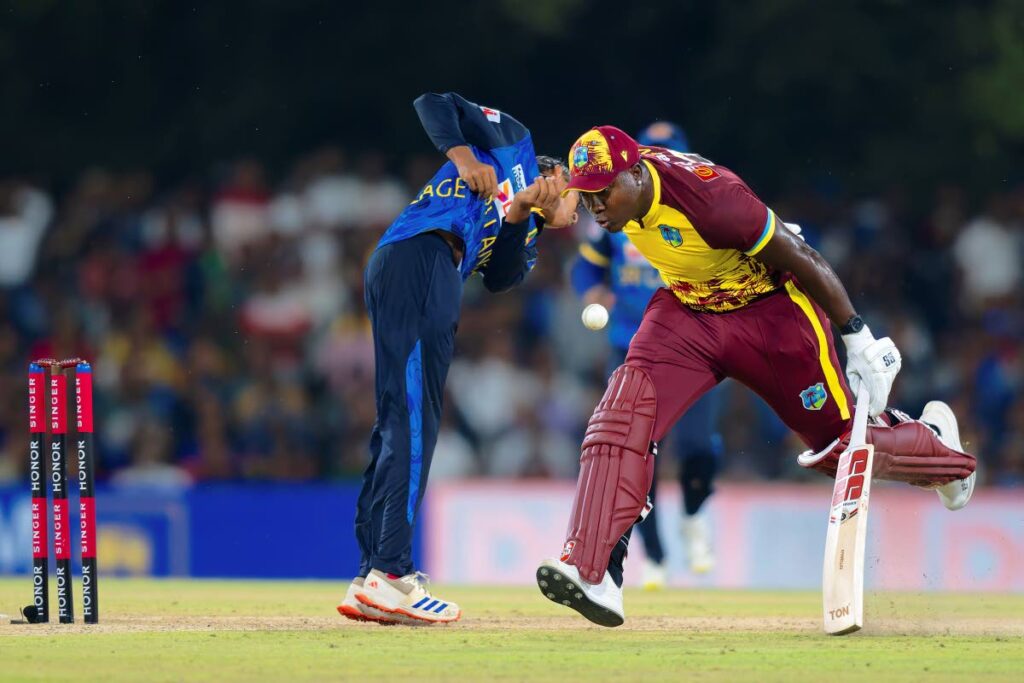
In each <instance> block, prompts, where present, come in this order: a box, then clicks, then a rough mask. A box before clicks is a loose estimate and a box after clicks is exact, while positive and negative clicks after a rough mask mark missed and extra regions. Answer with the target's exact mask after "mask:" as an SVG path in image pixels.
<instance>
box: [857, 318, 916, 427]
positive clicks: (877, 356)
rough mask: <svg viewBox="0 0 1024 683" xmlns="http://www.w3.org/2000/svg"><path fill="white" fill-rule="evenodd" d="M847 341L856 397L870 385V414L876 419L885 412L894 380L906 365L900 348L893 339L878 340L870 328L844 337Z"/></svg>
mask: <svg viewBox="0 0 1024 683" xmlns="http://www.w3.org/2000/svg"><path fill="white" fill-rule="evenodd" d="M843 342H844V343H845V344H846V378H847V379H848V380H849V381H850V389H851V390H852V391H853V394H854V395H856V394H857V393H858V391H859V390H860V386H861V384H862V383H864V384H866V385H867V389H868V393H869V395H870V396H871V404H870V406H869V408H868V414H869V415H871V417H875V416H876V415H878V414H879V413H881V412H882V411H883V410H885V406H886V405H887V403H888V400H889V391H890V390H891V389H892V383H893V380H895V379H896V375H897V373H899V371H900V367H902V365H903V359H902V357H901V356H900V352H899V349H897V348H896V344H894V343H893V341H892V339H890V338H889V337H882V338H881V339H875V338H874V336H873V335H872V334H871V330H870V329H868V327H867V326H866V325H865V326H864V328H863V329H862V330H861V331H860V332H855V333H853V334H844V335H843Z"/></svg>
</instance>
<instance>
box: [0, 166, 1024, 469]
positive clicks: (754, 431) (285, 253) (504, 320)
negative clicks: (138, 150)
mask: <svg viewBox="0 0 1024 683" xmlns="http://www.w3.org/2000/svg"><path fill="white" fill-rule="evenodd" d="M440 161H441V159H440V157H439V156H425V157H414V158H412V159H410V160H407V161H406V163H405V164H404V167H401V170H402V172H401V174H400V175H396V174H394V170H395V168H396V166H395V165H394V164H389V163H388V160H386V159H384V158H382V157H380V156H379V155H376V154H372V153H371V154H363V155H361V156H358V157H355V158H352V157H349V156H348V155H346V154H345V153H344V152H343V151H341V150H338V149H333V148H328V149H321V150H318V151H315V152H313V153H310V154H308V155H307V156H305V157H303V158H301V159H299V160H298V161H297V162H295V163H294V165H293V167H292V168H291V169H290V170H289V171H288V172H287V174H286V175H284V176H283V177H281V178H276V179H274V180H273V181H271V180H270V178H269V177H268V172H267V170H266V169H265V168H264V167H263V165H261V163H260V162H259V161H256V160H252V159H243V160H238V161H236V162H234V163H231V164H226V165H224V166H223V167H221V168H217V169H214V170H213V171H212V172H211V173H210V174H209V175H208V176H203V177H202V178H196V179H191V180H187V181H184V182H181V183H179V184H176V185H174V186H170V187H164V186H160V185H158V184H157V183H156V182H155V180H154V178H153V177H152V176H151V174H149V173H147V172H144V171H142V172H131V173H123V172H119V173H112V172H108V171H105V170H103V169H90V170H87V171H85V172H84V173H82V175H81V177H79V178H78V179H77V181H76V182H75V183H74V184H73V185H72V186H71V187H68V188H66V189H64V190H62V191H60V192H58V193H55V192H53V191H51V190H50V189H49V188H46V187H43V186H42V184H41V183H34V182H31V181H27V180H24V179H19V178H8V179H0V314H2V317H0V387H2V392H0V481H2V480H4V479H14V478H18V477H21V476H23V475H24V472H25V470H26V468H27V454H26V438H27V434H26V431H27V429H26V417H25V416H26V380H25V372H26V364H27V362H28V360H29V359H33V358H44V357H57V358H66V357H73V356H81V357H84V358H87V359H90V360H91V361H92V362H93V364H94V366H95V386H96V389H95V391H96V405H97V420H98V421H97V431H98V434H99V438H98V444H99V447H100V459H101V462H100V474H101V476H102V477H103V478H105V479H108V480H111V481H114V482H136V483H142V482H145V483H150V484H159V485H179V484H187V483H190V482H198V481H210V480H226V479H296V480H308V479H315V478H338V477H356V476H358V475H359V473H360V472H361V470H362V468H363V466H364V464H365V462H366V458H367V442H368V436H369V433H370V429H371V427H372V424H373V420H374V404H373V396H374V392H373V347H372V343H371V340H370V336H369V328H368V324H367V320H366V316H365V311H364V307H363V303H362V296H363V295H362V291H363V268H364V265H365V263H366V261H367V258H368V256H369V254H370V252H371V251H372V249H373V247H374V245H375V244H376V241H377V239H378V238H379V236H380V234H381V233H382V232H383V230H384V228H386V227H387V225H388V223H389V222H390V221H391V219H392V218H393V217H394V216H395V215H397V214H398V213H399V212H400V211H401V210H402V208H403V207H404V206H405V205H406V203H407V202H408V201H409V200H410V199H411V198H412V197H413V196H414V193H415V191H416V190H417V189H418V188H419V186H420V185H421V184H422V183H423V182H424V181H425V180H426V179H427V178H429V176H430V175H431V174H432V173H433V171H434V170H435V169H436V166H437V165H438V164H439V163H440ZM741 173H742V170H741ZM752 184H753V185H754V186H755V189H756V182H754V183H752ZM763 198H764V199H765V200H766V201H767V202H768V203H769V204H771V205H772V207H773V208H774V209H775V210H776V212H777V213H778V214H779V215H780V216H782V217H783V218H784V219H785V220H787V221H790V222H798V223H800V224H801V225H802V226H803V227H804V234H805V235H806V237H807V239H808V241H809V242H810V243H811V244H812V245H813V246H815V247H816V248H818V249H819V250H820V251H821V252H822V253H823V254H824V255H825V257H826V258H827V259H828V260H829V261H830V262H831V263H832V264H833V265H834V266H835V267H836V269H837V270H838V271H839V273H840V275H841V277H842V278H843V279H844V281H845V283H846V284H847V287H848V289H849V290H850V293H851V296H852V298H853V300H854V302H855V304H856V305H857V307H858V309H859V311H860V312H861V313H862V315H863V316H864V317H865V319H866V320H867V321H868V322H869V324H870V325H871V327H872V329H873V331H874V332H875V334H876V336H880V335H882V334H888V335H890V336H892V337H893V338H894V339H895V341H896V343H897V345H898V346H899V347H900V349H901V351H902V353H903V357H904V366H903V372H902V373H901V375H900V378H899V379H898V381H897V383H896V387H895V389H894V392H893V396H892V399H891V402H892V403H893V404H894V405H896V406H898V407H901V408H903V409H905V410H906V411H907V412H910V413H911V414H916V412H915V411H920V408H921V407H922V406H923V405H924V403H925V402H926V401H928V400H930V399H932V398H942V399H944V400H946V401H948V402H949V403H951V404H952V405H953V407H954V409H955V410H956V412H957V414H958V415H959V416H960V419H961V431H962V438H963V440H964V442H965V444H966V445H967V448H968V449H969V450H971V451H973V452H976V453H978V454H980V459H981V462H982V464H981V467H980V472H981V477H982V479H983V480H984V481H985V482H987V483H989V484H995V485H1016V484H1022V483H1024V373H1022V357H1021V351H1022V340H1024V296H1022V293H1021V291H1022V289H1021V285H1022V277H1024V275H1022V260H1024V188H1011V189H1006V190H1003V191H1000V192H997V193H995V194H993V195H992V196H990V197H987V198H984V199H983V201H982V202H981V203H978V202H977V201H975V200H974V199H973V198H969V197H968V196H966V195H965V193H964V192H963V191H962V190H961V189H959V188H958V187H956V186H953V185H950V186H947V187H940V188H938V189H937V190H936V192H935V194H934V196H933V197H931V198H929V199H928V200H927V201H921V200H912V199H911V198H910V197H909V196H905V195H903V194H901V193H899V192H893V193H892V194H891V195H889V196H885V197H867V198H863V197H862V198H853V197H849V196H845V195H844V194H843V193H842V192H841V191H839V190H836V189H835V188H831V187H813V186H809V187H807V188H799V189H794V190H793V191H791V192H789V193H786V194H784V195H780V196H765V197H763ZM582 220H583V221H584V222H585V221H587V220H588V219H587V218H586V217H584V218H583V219H582ZM584 229H585V226H582V225H580V226H577V228H576V229H575V230H563V231H548V232H545V233H544V234H543V235H542V237H541V242H540V247H541V248H540V259H539V262H538V265H537V267H536V269H535V270H534V272H533V273H531V275H530V276H529V277H528V278H527V281H526V283H525V284H524V285H523V286H522V287H520V288H519V289H517V290H513V291H512V292H509V293H505V294H501V295H491V294H488V293H487V292H486V291H485V290H484V289H483V287H482V286H480V283H479V282H475V279H474V281H471V282H470V283H469V286H468V287H467V289H466V296H465V302H464V307H463V318H462V322H461V324H460V326H459V332H458V337H457V348H456V361H455V362H454V364H453V366H452V368H451V373H450V376H449V383H448V394H447V396H446V408H445V414H444V423H443V430H442V433H441V435H440V438H439V442H438V447H437V451H436V454H435V459H434V467H433V470H432V475H431V476H432V478H435V479H438V478H450V477H462V476H497V477H528V476H540V477H548V476H554V477H572V476H575V471H576V463H577V459H578V453H579V450H578V449H579V442H580V440H581V437H582V433H583V430H584V428H585V425H586V420H587V418H588V417H589V415H590V413H591V410H592V408H593V406H594V405H595V403H596V402H597V400H598V398H599V397H600V394H601V392H602V391H603V387H604V381H605V375H604V373H605V363H606V357H607V353H608V349H607V346H606V342H605V340H604V338H603V334H601V333H595V332H590V331H587V330H586V329H585V328H583V326H582V324H581V323H580V321H579V311H580V305H579V303H578V301H577V300H576V299H575V297H574V296H573V294H572V292H571V290H570V288H569V287H568V285H567V277H566V272H567V268H568V266H569V264H570V263H571V260H572V259H573V258H574V257H575V254H576V248H577V239H578V238H579V236H580V235H581V234H582V232H583V230H584ZM721 429H722V432H723V436H724V441H725V459H724V471H725V476H727V477H730V478H733V479H763V478H798V477H802V476H806V473H804V472H801V471H799V470H800V468H799V467H797V466H796V464H795V454H796V453H797V452H798V451H799V450H801V449H802V446H801V445H800V444H799V443H798V442H797V441H796V440H795V439H794V438H793V437H792V435H790V434H789V433H788V430H786V428H785V427H784V426H783V425H781V424H780V423H779V422H778V420H777V419H776V418H774V416H773V415H772V414H771V413H770V411H768V410H767V409H766V408H765V406H764V405H763V404H762V403H761V402H760V401H759V399H757V398H756V397H754V396H753V395H752V394H751V393H750V392H749V391H747V390H746V389H745V388H743V387H741V386H738V385H730V389H729V390H728V401H727V409H726V410H725V413H724V415H723V417H722V424H721ZM666 448H667V449H668V451H667V452H669V453H671V444H667V445H666ZM663 452H666V451H665V449H663ZM663 460H664V461H665V462H663V463H662V465H663V467H665V468H666V469H665V470H663V475H665V474H667V473H668V471H669V470H670V469H671V468H672V467H673V466H674V463H673V459H672V458H671V457H667V458H663Z"/></svg>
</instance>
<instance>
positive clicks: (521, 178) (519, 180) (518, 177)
mask: <svg viewBox="0 0 1024 683" xmlns="http://www.w3.org/2000/svg"><path fill="white" fill-rule="evenodd" d="M512 189H513V190H515V191H516V192H519V191H521V190H525V189H526V174H525V173H523V165H522V164H516V165H515V166H513V167H512Z"/></svg>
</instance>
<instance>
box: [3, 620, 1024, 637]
mask: <svg viewBox="0 0 1024 683" xmlns="http://www.w3.org/2000/svg"><path fill="white" fill-rule="evenodd" d="M382 628H383V629H388V630H392V629H406V628H431V629H446V630H450V629H458V630H464V631H523V630H531V631H537V632H547V631H566V630H580V629H588V628H589V629H598V630H605V629H603V627H600V626H595V625H593V624H590V623H588V622H586V621H585V620H584V619H583V618H582V617H572V616H566V617H533V616H522V617H515V616H513V617H473V616H469V617H464V618H463V619H462V620H461V621H459V622H458V623H455V624H450V625H445V626H423V627H406V626H379V625H376V624H369V623H356V622H352V621H348V620H346V619H344V618H342V617H340V616H315V617H294V616H288V617H268V616H261V617H247V616H223V615H218V616H210V617H203V616H133V617H114V618H110V619H104V620H103V622H102V623H100V624H93V625H86V624H82V623H77V624H70V625H61V624H56V623H49V624H26V623H23V622H22V623H11V620H10V618H5V619H4V621H3V623H2V624H0V636H4V637H6V636H26V637H31V636H54V635H59V634H76V633H118V634H121V633H165V632H217V631H328V630H337V629H369V630H373V629H382ZM616 630H617V631H636V632H677V633H687V632H690V633H708V632H754V633H757V632H763V633H771V634H779V633H782V632H786V633H792V634H806V635H816V634H820V633H821V624H820V621H819V620H817V619H810V618H766V617H735V616H733V617H707V616H702V617H651V616H645V617H632V618H629V619H627V621H626V623H625V624H624V625H623V626H620V627H619V628H618V629H616ZM858 635H865V636H872V635H898V636H956V635H962V636H1007V637H1022V636H1024V618H1020V619H1008V618H984V617H970V618H959V619H949V618H946V619H942V620H941V621H940V622H930V621H925V620H916V619H915V620H908V619H894V618H880V619H872V620H870V621H869V623H868V624H867V625H866V626H865V627H864V629H863V630H862V631H861V632H860V634H858ZM854 637H857V636H854Z"/></svg>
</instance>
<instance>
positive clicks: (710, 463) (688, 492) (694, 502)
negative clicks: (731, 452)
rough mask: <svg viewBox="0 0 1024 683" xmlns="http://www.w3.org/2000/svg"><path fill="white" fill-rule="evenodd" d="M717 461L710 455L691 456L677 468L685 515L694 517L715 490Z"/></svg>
mask: <svg viewBox="0 0 1024 683" xmlns="http://www.w3.org/2000/svg"><path fill="white" fill-rule="evenodd" d="M717 469H718V459H717V458H716V457H715V456H714V455H712V454H711V453H699V454H694V455H691V456H690V457H688V458H686V459H685V460H683V462H682V466H681V467H680V468H679V483H680V484H681V485H682V487H683V508H684V509H685V510H686V514H688V515H695V514H697V511H698V510H700V506H701V505H703V504H704V501H705V500H707V498H708V496H710V495H711V494H712V493H713V492H714V490H715V488H714V477H715V472H716V471H717Z"/></svg>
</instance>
